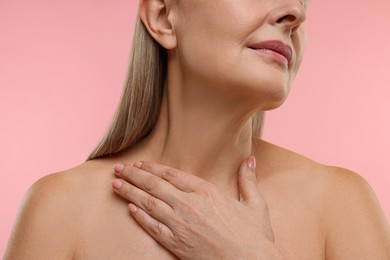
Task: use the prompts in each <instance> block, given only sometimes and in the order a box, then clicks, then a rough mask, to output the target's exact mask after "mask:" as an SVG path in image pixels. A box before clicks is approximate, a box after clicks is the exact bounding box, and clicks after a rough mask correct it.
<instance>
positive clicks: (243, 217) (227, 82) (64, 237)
mask: <svg viewBox="0 0 390 260" xmlns="http://www.w3.org/2000/svg"><path fill="white" fill-rule="evenodd" d="M140 14H141V18H142V19H143V21H144V24H145V25H146V27H147V29H148V31H149V33H150V34H151V35H152V37H153V38H154V39H155V40H156V41H158V42H159V43H160V44H161V45H162V46H164V47H165V48H166V49H167V51H168V55H169V66H168V77H167V80H168V81H167V88H166V91H165V93H164V97H163V103H162V107H161V112H160V116H159V120H158V122H157V125H156V127H155V129H154V130H153V131H152V133H151V134H150V135H148V136H147V137H146V138H145V139H144V140H142V141H141V142H139V143H138V144H137V145H135V146H134V147H131V148H129V149H128V150H126V151H124V152H123V153H121V154H118V155H115V156H113V157H111V158H105V159H99V160H93V161H89V162H86V163H84V164H82V165H80V166H78V167H76V168H73V169H70V170H68V171H65V172H61V173H56V174H52V175H49V176H47V177H44V178H42V179H41V180H39V181H38V182H37V183H35V184H34V185H33V186H32V187H31V189H30V190H29V192H28V193H27V195H26V198H25V200H24V202H23V204H22V207H21V211H20V214H19V217H18V218H17V220H16V223H15V227H14V231H13V234H12V236H11V238H10V242H9V246H8V248H7V252H6V254H5V257H4V258H5V259H52V258H53V255H55V256H56V259H69V258H73V259H129V258H130V259H177V258H178V257H179V258H183V259H191V257H195V259H202V258H203V259H216V258H224V259H239V258H242V259H280V258H281V257H284V258H285V259H299V260H302V259H325V258H326V259H389V258H390V228H389V225H388V223H387V221H386V218H385V216H384V214H383V212H382V210H381V208H380V205H379V203H378V201H377V199H376V197H375V194H374V193H373V191H372V189H371V188H370V187H369V185H368V184H367V183H366V182H365V181H364V180H363V179H362V178H361V177H360V176H359V175H357V174H355V173H353V172H351V171H349V170H345V169H341V168H336V167H328V166H324V165H321V164H318V163H316V162H313V161H311V160H309V159H307V158H305V157H302V156H300V155H298V154H296V153H293V152H291V151H288V150H285V149H283V148H280V147H278V146H275V145H272V144H269V143H267V142H265V141H263V140H260V139H259V138H257V137H254V136H252V133H251V121H250V117H251V115H253V113H254V112H256V111H258V110H267V109H273V108H276V107H278V106H280V105H281V104H282V103H283V102H284V100H285V99H286V97H287V95H288V92H289V89H290V84H291V82H292V80H293V79H294V77H295V74H296V72H297V70H298V68H299V64H300V60H301V57H302V54H303V47H304V42H305V32H304V28H303V26H302V24H303V22H304V20H305V14H306V10H305V8H304V7H303V6H302V3H301V2H300V1H298V0H278V1H274V0H261V1H257V0H243V1H230V0H229V1H228V0H213V1H209V0H186V1H173V0H170V1H168V0H167V1H163V0H144V1H141V2H140ZM226 17H229V19H226ZM188 28H191V29H190V30H189V29H188ZM275 39H276V40H280V41H283V42H285V43H286V44H289V45H290V46H291V47H292V49H293V54H294V55H293V60H292V62H291V63H290V64H289V66H283V65H281V64H280V63H277V62H275V60H274V59H272V58H271V57H269V56H267V55H264V54H259V53H257V52H255V51H253V50H251V49H250V48H248V46H249V45H250V44H252V43H255V42H259V41H264V40H275ZM251 155H253V156H254V159H255V160H256V162H257V167H256V168H254V169H252V168H253V167H252V168H250V167H247V165H248V164H246V159H247V158H251V157H250V156H251ZM140 160H141V161H143V164H142V166H138V167H135V166H134V164H135V163H136V162H138V161H140ZM118 163H121V164H118ZM114 164H116V167H115V169H113V168H112V167H113V165H114ZM121 165H124V166H126V167H125V168H123V167H121ZM151 165H152V166H151ZM167 165H168V166H169V168H167ZM122 168H123V169H122ZM167 169H169V170H167ZM114 170H115V171H114ZM166 171H168V172H171V173H172V172H176V173H177V174H176V175H175V178H171V179H170V180H167V179H166V178H167V176H170V175H166V174H165V175H164V174H163V173H164V172H166ZM114 174H116V176H115V175H114ZM164 176H165V177H164ZM118 178H119V179H118ZM113 180H116V181H114V182H113ZM157 180H158V181H157ZM172 180H175V181H173V182H172ZM112 182H113V187H114V189H113V188H112V187H111V183H112ZM118 182H120V183H121V185H118ZM151 183H152V184H151ZM153 183H157V184H153ZM180 183H181V184H180ZM150 185H152V186H150ZM136 187H138V188H136ZM167 187H169V189H168V188H167ZM163 191H164V192H163ZM148 194H151V195H153V196H154V197H155V198H156V199H158V201H155V203H152V204H151V205H154V206H152V207H151V208H150V207H149V208H148V205H149V204H148V202H147V198H150V197H149V196H150V195H148ZM129 201H130V202H131V203H132V204H131V206H130V207H129V208H128V207H127V205H128V204H129ZM189 202H191V203H189ZM164 203H165V204H164ZM162 205H164V207H163V206H162ZM167 205H169V207H168V206H167ZM172 205H178V206H176V208H177V209H179V210H178V211H175V213H174V215H175V217H176V219H173V220H169V219H170V218H168V216H172V208H175V206H172ZM184 205H186V208H185V207H184ZM149 206H150V205H149ZM202 207H203V208H202ZM129 209H130V211H129ZM180 209H186V210H180ZM210 209H212V210H210ZM189 212H191V214H189ZM194 212H197V213H196V214H195V213H194ZM218 214H219V215H220V216H221V218H222V220H223V221H221V218H219V219H217V218H215V216H216V215H218ZM150 216H154V217H155V218H156V219H157V220H156V221H158V222H160V223H162V224H163V225H164V226H161V225H160V226H159V227H160V228H158V229H157V231H158V230H160V231H161V232H160V231H158V232H155V231H153V230H155V229H153V227H156V225H155V223H156V222H151V218H150ZM197 219H198V220H199V219H201V220H202V221H197V222H196V221H195V220H197ZM183 220H184V221H183ZM170 221H171V222H170ZM183 222H184V224H183ZM221 222H222V223H221ZM186 223H187V224H188V223H197V225H195V228H193V229H188V228H187V229H186V227H188V225H187V226H186ZM223 223H227V224H226V225H223ZM248 223H249V224H248ZM174 228H176V232H177V230H182V232H181V234H182V237H180V236H178V234H176V237H179V238H181V239H179V241H182V242H185V243H182V244H181V246H179V247H177V244H173V243H169V241H170V240H169V239H170V238H172V236H168V235H166V234H170V233H169V231H170V232H172V233H174V232H175V230H173V229H174ZM199 230H201V231H202V232H198V231H199ZM172 233H171V234H172ZM179 233H180V232H179ZM164 234H165V235H164ZM243 234H245V236H244V235H243ZM185 238H187V240H186V239H185ZM209 238H213V239H209ZM164 239H165V240H164ZM157 241H158V242H157ZM194 241H195V243H194ZM191 243H194V244H191ZM185 246H189V248H191V249H192V250H194V251H196V253H194V251H191V254H189V255H186V252H188V250H184V249H183V248H185ZM256 249H258V250H256ZM196 257H199V258H196Z"/></svg>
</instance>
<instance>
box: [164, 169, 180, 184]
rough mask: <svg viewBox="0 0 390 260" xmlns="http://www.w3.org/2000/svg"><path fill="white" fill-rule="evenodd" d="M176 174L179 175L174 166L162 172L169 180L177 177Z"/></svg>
mask: <svg viewBox="0 0 390 260" xmlns="http://www.w3.org/2000/svg"><path fill="white" fill-rule="evenodd" d="M176 176H177V173H176V172H175V170H174V169H172V168H167V169H165V171H163V173H162V178H163V179H164V180H166V181H168V182H169V181H171V180H172V179H174V178H176Z"/></svg>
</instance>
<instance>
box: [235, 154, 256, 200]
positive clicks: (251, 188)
mask: <svg viewBox="0 0 390 260" xmlns="http://www.w3.org/2000/svg"><path fill="white" fill-rule="evenodd" d="M238 188H239V193H240V201H243V202H245V203H256V202H258V201H259V199H260V198H261V193H260V190H259V186H258V184H257V178H256V158H255V157H254V156H250V157H249V158H247V159H246V160H245V161H244V162H243V163H242V164H241V166H240V169H239V173H238Z"/></svg>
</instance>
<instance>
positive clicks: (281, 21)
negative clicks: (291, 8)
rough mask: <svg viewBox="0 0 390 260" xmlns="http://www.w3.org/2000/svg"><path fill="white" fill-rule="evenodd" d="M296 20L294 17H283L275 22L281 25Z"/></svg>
mask: <svg viewBox="0 0 390 260" xmlns="http://www.w3.org/2000/svg"><path fill="white" fill-rule="evenodd" d="M296 19H297V18H296V17H295V16H294V15H291V14H289V15H285V16H283V17H281V18H279V19H278V20H277V21H276V22H277V23H283V22H294V21H295V20H296Z"/></svg>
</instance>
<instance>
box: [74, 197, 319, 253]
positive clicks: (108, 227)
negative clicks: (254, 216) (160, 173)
mask: <svg viewBox="0 0 390 260" xmlns="http://www.w3.org/2000/svg"><path fill="white" fill-rule="evenodd" d="M281 201H282V200H281ZM269 210H270V217H271V222H272V226H273V230H274V235H275V245H276V246H277V247H278V248H279V249H280V250H281V251H282V252H283V255H284V256H285V257H286V258H287V259H299V260H304V259H325V257H324V243H323V238H322V235H321V229H320V225H319V221H318V218H317V216H316V214H314V213H313V210H312V209H311V210H310V209H309V208H307V209H306V208H304V207H303V206H302V205H300V206H299V205H297V204H296V203H295V202H294V201H290V202H289V203H287V202H280V201H278V200H276V201H273V203H269ZM96 214H97V215H96V217H95V218H90V217H89V218H88V219H89V220H88V221H87V222H86V223H84V225H83V226H84V227H85V229H84V230H83V231H82V232H81V234H80V237H79V238H78V239H79V243H78V248H77V252H76V255H75V259H97V260H98V259H161V260H170V259H177V258H176V257H175V256H174V255H172V254H171V253H170V252H169V251H167V250H166V249H165V248H163V247H162V246H161V245H160V244H158V243H157V242H155V241H154V240H153V239H152V238H151V237H150V236H149V235H148V234H146V233H145V232H144V231H143V230H142V228H140V227H139V226H138V224H137V223H135V221H134V220H133V219H132V217H131V216H130V215H129V213H128V212H127V207H126V204H124V205H120V207H112V208H110V209H106V210H103V211H102V212H100V214H98V213H97V212H96Z"/></svg>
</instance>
